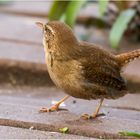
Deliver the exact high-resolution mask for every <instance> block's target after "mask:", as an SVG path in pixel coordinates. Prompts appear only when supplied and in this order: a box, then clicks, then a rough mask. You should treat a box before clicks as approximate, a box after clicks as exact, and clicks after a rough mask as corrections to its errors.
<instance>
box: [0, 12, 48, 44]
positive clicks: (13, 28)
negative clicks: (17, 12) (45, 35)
mask: <svg viewBox="0 0 140 140" xmlns="http://www.w3.org/2000/svg"><path fill="white" fill-rule="evenodd" d="M0 19H2V20H1V22H0V31H1V32H0V40H3V39H13V40H18V41H22V42H23V41H24V43H26V42H27V43H28V42H29V43H30V44H31V43H36V44H37V45H41V44H42V31H41V30H40V28H38V27H37V25H36V24H35V22H37V21H40V22H46V21H47V20H46V19H41V18H35V17H20V16H12V15H6V14H0ZM4 41H5V40H4ZM15 43H16V41H15Z"/></svg>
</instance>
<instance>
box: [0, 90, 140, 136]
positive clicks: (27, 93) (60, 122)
mask: <svg viewBox="0 0 140 140" xmlns="http://www.w3.org/2000/svg"><path fill="white" fill-rule="evenodd" d="M13 93H14V94H13ZM44 95H45V96H44ZM61 96H63V93H61V91H59V90H56V89H54V88H50V89H49V88H46V89H38V90H36V89H33V90H31V89H29V88H27V89H26V88H25V89H24V90H23V89H22V90H21V89H13V92H12V91H11V90H9V91H6V90H1V92H0V124H1V125H8V126H15V127H22V128H30V127H31V126H34V127H35V129H38V130H46V131H57V132H58V131H59V128H61V127H68V128H69V129H70V132H69V133H70V134H77V135H84V136H89V137H98V138H100V137H105V138H119V136H118V135H117V134H118V132H119V131H135V132H140V125H139V124H140V112H139V111H135V110H131V109H127V110H125V109H123V108H122V109H117V108H110V107H109V102H108V106H107V107H105V108H104V107H103V109H102V111H104V113H106V117H101V118H98V119H95V120H88V121H87V120H83V119H80V114H81V113H83V112H84V113H90V114H91V112H93V111H94V110H95V107H96V105H97V101H90V102H89V101H85V100H78V99H76V103H73V100H75V99H74V98H71V99H70V100H68V101H67V102H65V105H66V106H65V107H63V108H67V109H68V110H69V111H60V112H53V113H38V109H39V108H40V107H42V106H50V105H51V103H52V101H58V100H59V99H60V98H62V97H61ZM128 96H129V95H128ZM131 97H132V96H131ZM138 97H139V96H137V98H138ZM129 99H130V98H129ZM124 100H125V99H124ZM124 100H122V105H123V101H124ZM131 100H132V98H131ZM116 101H117V100H116ZM116 101H114V104H115V102H116ZM120 104H121V103H120ZM137 104H139V103H137Z"/></svg>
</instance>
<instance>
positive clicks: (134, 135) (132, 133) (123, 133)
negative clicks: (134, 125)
mask: <svg viewBox="0 0 140 140" xmlns="http://www.w3.org/2000/svg"><path fill="white" fill-rule="evenodd" d="M119 134H121V135H123V136H132V137H135V138H140V134H138V133H135V132H127V131H123V132H119Z"/></svg>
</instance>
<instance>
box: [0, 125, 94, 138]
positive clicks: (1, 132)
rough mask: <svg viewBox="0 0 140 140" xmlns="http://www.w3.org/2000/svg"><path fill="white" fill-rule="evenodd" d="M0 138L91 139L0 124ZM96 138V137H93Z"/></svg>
mask: <svg viewBox="0 0 140 140" xmlns="http://www.w3.org/2000/svg"><path fill="white" fill-rule="evenodd" d="M0 139H91V140H94V139H95V138H89V137H83V136H78V135H69V134H62V133H58V132H48V131H39V130H34V129H33V128H32V127H31V128H29V129H23V128H15V127H9V126H0ZM95 140H96V139H95Z"/></svg>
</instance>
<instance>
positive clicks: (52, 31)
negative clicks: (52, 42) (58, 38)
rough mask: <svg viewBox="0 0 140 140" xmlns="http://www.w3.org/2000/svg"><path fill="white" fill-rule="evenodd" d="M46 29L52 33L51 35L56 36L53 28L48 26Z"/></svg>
mask: <svg viewBox="0 0 140 140" xmlns="http://www.w3.org/2000/svg"><path fill="white" fill-rule="evenodd" d="M45 28H46V29H49V30H50V31H51V33H52V34H53V35H54V30H53V29H52V27H51V26H49V25H46V26H45Z"/></svg>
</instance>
